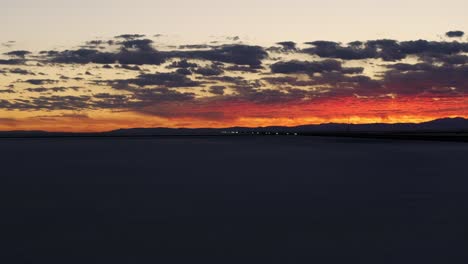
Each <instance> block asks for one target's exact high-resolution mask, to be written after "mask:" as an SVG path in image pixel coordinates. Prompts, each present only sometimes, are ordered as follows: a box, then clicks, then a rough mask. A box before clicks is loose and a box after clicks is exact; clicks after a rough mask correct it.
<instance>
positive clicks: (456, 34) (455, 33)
mask: <svg viewBox="0 0 468 264" xmlns="http://www.w3.org/2000/svg"><path fill="white" fill-rule="evenodd" d="M445 35H446V36H447V37H449V38H460V37H463V35H465V32H463V31H460V30H454V31H449V32H447V33H445Z"/></svg>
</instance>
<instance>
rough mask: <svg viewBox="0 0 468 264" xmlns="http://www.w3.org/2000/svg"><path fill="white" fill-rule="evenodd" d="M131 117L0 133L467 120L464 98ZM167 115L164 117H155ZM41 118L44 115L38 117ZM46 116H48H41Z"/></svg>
mask: <svg viewBox="0 0 468 264" xmlns="http://www.w3.org/2000/svg"><path fill="white" fill-rule="evenodd" d="M144 110H145V112H144V113H136V112H133V113H132V112H105V113H104V112H92V111H90V114H89V115H82V116H81V115H62V116H60V115H51V113H48V114H49V115H50V117H47V116H44V115H41V116H21V117H17V115H16V114H15V113H13V112H12V113H10V115H9V116H7V118H1V119H0V130H3V131H9V130H45V131H63V132H102V131H109V130H115V129H119V128H135V127H142V128H145V127H172V128H180V127H186V128H224V127H233V126H244V127H261V126H298V125H306V124H321V123H353V124H362V123H407V122H408V123H420V122H426V121H430V120H433V119H437V118H444V117H465V118H468V114H467V113H468V103H467V101H466V99H465V98H463V97H449V98H437V99H434V98H430V97H424V96H420V97H397V98H389V97H385V98H372V99H371V98H368V99H365V98H356V97H343V98H327V99H325V98H323V99H315V100H310V101H299V102H287V103H276V104H275V103H269V104H255V103H252V102H233V101H230V102H209V101H207V102H203V103H196V104H195V103H191V104H178V105H164V106H153V107H151V108H148V109H144ZM161 110H166V111H167V113H166V114H162V115H160V114H158V115H157V114H155V112H158V111H159V112H160V111H161ZM42 114H44V113H42ZM45 114H47V113H45Z"/></svg>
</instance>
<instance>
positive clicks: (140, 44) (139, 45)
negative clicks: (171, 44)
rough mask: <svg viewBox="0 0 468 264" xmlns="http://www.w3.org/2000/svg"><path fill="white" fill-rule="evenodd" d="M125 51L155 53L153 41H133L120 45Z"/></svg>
mask: <svg viewBox="0 0 468 264" xmlns="http://www.w3.org/2000/svg"><path fill="white" fill-rule="evenodd" d="M120 44H121V45H122V48H123V49H136V50H140V51H145V52H154V51H155V49H154V48H153V46H152V44H153V41H152V40H151V39H131V40H126V41H123V42H121V43H120Z"/></svg>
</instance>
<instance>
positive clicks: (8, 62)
mask: <svg viewBox="0 0 468 264" xmlns="http://www.w3.org/2000/svg"><path fill="white" fill-rule="evenodd" d="M19 64H24V60H20V59H8V60H3V59H0V65H19Z"/></svg>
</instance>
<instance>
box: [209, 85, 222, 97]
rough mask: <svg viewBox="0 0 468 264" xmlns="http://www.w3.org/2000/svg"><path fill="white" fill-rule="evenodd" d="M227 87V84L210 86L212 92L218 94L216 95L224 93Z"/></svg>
mask: <svg viewBox="0 0 468 264" xmlns="http://www.w3.org/2000/svg"><path fill="white" fill-rule="evenodd" d="M225 89H226V86H221V85H213V86H211V87H210V93H212V94H216V95H223V94H224V90H225Z"/></svg>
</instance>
